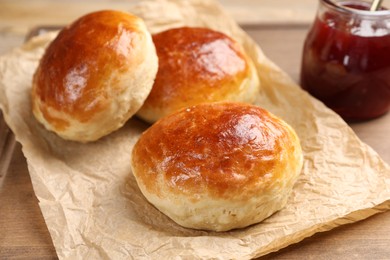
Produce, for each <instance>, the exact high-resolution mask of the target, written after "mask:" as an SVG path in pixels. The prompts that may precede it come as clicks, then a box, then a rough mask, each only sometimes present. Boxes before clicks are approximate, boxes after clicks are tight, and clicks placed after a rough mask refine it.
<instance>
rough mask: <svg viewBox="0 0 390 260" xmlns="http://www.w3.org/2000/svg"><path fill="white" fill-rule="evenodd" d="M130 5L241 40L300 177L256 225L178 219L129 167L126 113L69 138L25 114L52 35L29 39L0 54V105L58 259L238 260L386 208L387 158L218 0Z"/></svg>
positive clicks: (136, 125)
mask: <svg viewBox="0 0 390 260" xmlns="http://www.w3.org/2000/svg"><path fill="white" fill-rule="evenodd" d="M130 11H132V12H133V13H135V14H138V15H140V16H141V17H143V18H144V19H145V21H146V22H147V25H148V26H149V28H150V30H151V32H158V31H161V30H164V29H167V28H170V27H178V26H183V25H188V26H206V27H210V28H213V29H216V30H219V31H223V32H225V33H227V34H228V35H230V36H232V37H233V38H235V39H237V40H238V41H240V42H241V43H242V44H243V46H244V47H245V49H246V51H247V52H248V53H249V55H250V56H251V57H252V58H253V59H254V61H255V62H256V65H257V69H258V72H259V75H260V80H261V83H262V90H261V93H259V96H258V99H257V104H258V105H259V106H262V107H265V108H266V109H269V110H270V111H271V112H273V113H275V114H276V115H278V116H280V117H282V118H283V119H285V120H286V121H287V122H288V123H290V124H291V125H292V126H293V127H294V128H295V130H296V131H297V133H298V135H299V136H300V138H301V141H302V147H303V150H304V167H303V170H302V175H301V177H300V178H299V181H298V183H297V184H296V185H295V187H294V191H293V193H292V195H291V197H290V200H289V203H288V205H287V207H286V208H285V209H283V210H281V211H280V212H278V213H276V214H274V215H273V216H271V217H270V218H268V219H266V220H265V221H263V222H262V223H260V224H257V225H253V226H251V227H248V228H245V229H239V230H234V231H230V232H222V233H217V232H205V231H195V230H191V229H185V228H182V227H180V226H178V225H177V224H175V223H174V222H173V221H171V220H170V219H168V218H167V217H165V216H164V215H163V214H162V213H160V212H159V211H158V210H156V209H155V208H154V207H153V206H151V205H150V204H148V203H147V201H146V200H145V199H144V197H143V196H142V194H141V193H140V191H139V189H138V187H137V185H136V182H135V180H134V177H133V176H132V173H131V170H130V152H131V149H132V146H133V144H134V143H135V142H136V140H137V138H138V136H139V135H140V133H141V132H142V131H144V130H145V129H146V128H147V127H148V125H147V124H145V123H143V122H141V121H140V120H138V119H136V118H133V119H131V120H129V122H128V123H127V124H126V125H125V126H124V127H123V128H121V129H120V130H119V131H116V132H115V133H112V134H110V135H109V136H107V137H105V138H103V139H101V140H99V141H97V142H94V143H90V144H79V143H75V142H69V141H64V140H62V139H61V138H59V137H57V136H56V135H54V134H52V133H49V132H47V131H46V130H44V129H43V128H42V127H41V126H40V125H39V124H38V123H37V122H36V121H35V119H34V118H33V116H32V113H31V110H30V103H31V102H30V88H31V78H32V74H33V72H34V70H35V68H36V66H37V63H38V60H39V58H40V57H41V55H42V54H43V51H44V47H45V46H46V45H47V44H48V42H49V41H50V40H52V39H53V37H54V36H55V34H47V35H44V36H40V37H37V38H34V39H33V40H31V41H30V42H28V43H27V44H25V45H24V46H21V47H20V48H17V49H15V50H13V51H11V52H10V53H8V54H6V55H4V56H3V57H1V58H0V105H1V109H2V111H3V113H4V116H5V120H6V122H7V123H8V125H9V126H10V127H11V129H12V130H13V132H14V133H15V135H16V139H17V140H18V141H19V142H20V143H21V144H22V146H23V153H24V155H25V157H26V158H27V162H28V168H29V172H30V175H31V180H32V183H33V187H34V190H35V194H36V196H37V197H38V199H39V206H40V208H41V210H42V213H43V216H44V218H45V221H46V224H47V226H48V229H49V231H50V234H51V237H52V239H53V242H54V246H55V248H56V251H57V254H58V256H59V258H62V259H108V258H110V259H123V258H134V259H140V258H159V259H168V258H190V259H194V258H195V259H197V258H198V259H206V258H214V259H248V258H253V257H257V256H261V255H264V254H267V253H269V252H271V251H276V250H278V249H280V248H282V247H285V246H287V245H289V244H292V243H296V242H298V241H300V240H302V239H303V238H305V237H308V236H310V235H312V234H314V233H315V232H320V231H325V230H329V229H331V228H334V227H336V226H339V225H342V224H345V223H350V222H354V221H358V220H361V219H364V218H366V217H368V216H370V215H373V214H375V213H378V212H381V211H384V210H387V209H389V207H390V202H389V199H390V167H389V166H388V165H386V164H385V163H384V162H383V161H382V160H381V158H380V157H379V156H378V155H377V153H376V152H374V151H373V150H372V149H371V148H370V147H368V146H367V145H365V144H364V143H362V142H361V141H360V140H359V139H358V138H357V137H356V135H355V134H354V133H353V131H352V130H351V129H350V128H349V127H348V125H347V124H346V123H344V122H343V120H342V119H340V118H339V117H338V116H337V115H336V114H334V113H333V112H332V111H330V110H329V109H327V108H326V107H325V106H324V105H323V104H322V103H320V102H318V101H316V100H315V99H313V98H311V97H310V96H309V95H308V94H306V93H305V92H303V91H302V90H301V89H300V88H299V87H298V86H297V85H296V84H295V83H294V82H293V81H292V80H291V79H290V78H289V77H288V76H287V75H286V73H284V72H283V71H282V70H281V69H279V68H278V67H277V66H276V65H274V64H273V63H272V62H271V61H270V60H269V59H267V57H266V56H264V54H263V53H262V51H261V50H260V49H259V47H258V46H256V44H255V43H254V42H253V41H252V40H251V39H250V38H249V37H248V36H247V35H246V34H245V33H244V32H243V31H242V30H241V29H240V28H239V27H238V26H237V25H236V23H235V22H234V21H233V19H232V18H230V17H229V16H228V15H227V14H226V13H225V12H224V11H223V10H222V9H221V7H220V6H219V5H218V4H217V3H216V2H213V1H205V0H191V1H180V0H176V1H175V0H160V1H151V2H143V3H142V4H141V5H140V6H137V7H135V8H134V9H133V10H130Z"/></svg>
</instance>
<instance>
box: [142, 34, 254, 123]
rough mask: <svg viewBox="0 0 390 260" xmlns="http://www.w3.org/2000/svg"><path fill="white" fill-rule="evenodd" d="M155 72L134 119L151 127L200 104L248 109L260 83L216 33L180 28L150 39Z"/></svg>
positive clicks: (236, 49) (234, 45) (238, 51)
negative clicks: (240, 105)
mask: <svg viewBox="0 0 390 260" xmlns="http://www.w3.org/2000/svg"><path fill="white" fill-rule="evenodd" d="M153 42H154V44H155V46H156V50H157V55H158V57H159V70H158V73H157V76H156V81H155V83H154V86H153V89H152V91H151V93H150V95H149V96H148V98H147V100H146V102H145V104H144V105H143V106H142V108H141V110H140V111H139V112H138V115H139V116H140V117H141V118H143V119H144V120H146V121H149V122H155V121H157V120H158V119H159V118H161V117H164V116H166V115H168V114H170V113H172V112H174V111H177V110H179V109H181V108H184V107H188V106H192V105H196V104H199V103H203V102H215V101H227V100H229V101H239V102H247V103H251V102H253V101H254V97H255V96H256V93H257V92H258V91H259V86H260V85H259V79H258V76H257V72H256V69H255V67H254V65H253V62H252V61H251V59H250V58H249V57H248V56H247V55H246V54H245V52H244V50H243V48H242V47H241V46H240V45H239V44H238V42H236V41H235V40H233V39H232V38H230V37H229V36H227V35H226V34H223V33H221V32H217V31H214V30H211V29H208V28H197V27H180V28H174V29H169V30H166V31H163V32H160V33H157V34H155V35H153Z"/></svg>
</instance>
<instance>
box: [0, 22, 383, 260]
mask: <svg viewBox="0 0 390 260" xmlns="http://www.w3.org/2000/svg"><path fill="white" fill-rule="evenodd" d="M244 29H245V30H246V31H247V32H248V33H249V34H250V35H251V36H252V37H253V38H254V39H255V40H256V41H257V42H258V43H259V44H260V46H261V47H262V49H263V51H264V52H265V53H266V55H267V56H268V57H270V58H271V59H272V60H273V61H274V62H275V63H276V64H278V65H279V66H280V67H281V68H283V69H284V70H285V71H286V72H287V73H288V74H289V75H290V76H291V77H292V78H293V79H294V80H296V81H297V80H298V77H299V68H300V59H301V53H302V50H301V49H302V46H303V41H304V38H305V35H306V32H307V29H308V27H307V25H304V24H302V25H297V24H295V25H292V26H289V25H266V26H247V27H245V28H244ZM351 127H352V128H353V129H354V130H355V132H356V133H357V135H358V136H359V137H360V138H361V139H362V140H363V141H365V142H366V143H368V144H369V145H371V146H372V147H373V148H374V149H375V150H376V151H377V152H378V153H379V154H380V155H381V156H382V158H383V159H384V160H385V161H386V162H387V163H390V138H389V133H390V114H387V115H385V116H383V117H381V118H378V119H375V120H371V121H367V122H361V123H354V124H351ZM1 131H3V132H4V131H7V130H5V128H4V124H1V123H0V136H3V135H2V134H1V133H2V132H1ZM4 140H6V139H4ZM7 140H9V139H7ZM9 142H11V144H12V137H11V140H9ZM11 148H12V146H11ZM5 150H6V151H11V150H13V153H12V154H11V155H12V157H9V158H11V161H10V165H9V168H8V170H7V171H5V172H0V259H8V258H28V259H55V258H57V257H56V253H55V250H54V247H53V244H52V241H51V238H50V234H49V232H48V230H47V227H46V225H45V222H44V219H43V217H42V214H41V212H40V210H39V206H38V201H37V199H36V197H35V195H34V192H33V188H32V185H31V180H30V177H29V174H28V170H27V164H26V160H25V158H24V156H23V154H22V152H21V147H20V145H19V144H16V146H15V149H10V148H8V149H5ZM5 154H8V155H9V152H8V153H7V152H5ZM3 155H4V154H3ZM6 161H7V160H5V162H6ZM2 163H3V162H2ZM2 166H4V163H3V165H2ZM0 169H1V167H0ZM389 245H390V212H386V213H382V214H378V215H376V216H373V217H371V218H369V219H367V220H364V221H360V222H358V223H354V224H350V225H345V226H342V227H340V228H337V229H334V230H331V231H328V232H325V233H320V234H316V235H314V236H312V237H310V238H307V239H305V240H304V241H302V242H300V243H298V244H295V245H292V246H289V247H287V248H285V249H282V250H280V251H279V252H276V253H272V254H270V255H268V256H265V257H262V258H261V259H351V258H353V259H371V258H372V259H389V257H390V247H389Z"/></svg>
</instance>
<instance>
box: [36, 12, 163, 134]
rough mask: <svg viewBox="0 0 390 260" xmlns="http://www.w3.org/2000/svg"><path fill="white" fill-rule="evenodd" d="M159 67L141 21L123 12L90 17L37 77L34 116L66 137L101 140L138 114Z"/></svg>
mask: <svg viewBox="0 0 390 260" xmlns="http://www.w3.org/2000/svg"><path fill="white" fill-rule="evenodd" d="M157 68H158V58H157V54H156V50H155V47H154V44H153V40H152V37H151V35H150V33H149V32H148V30H147V28H146V26H145V24H144V22H143V20H142V19H141V18H138V17H136V16H134V15H132V14H129V13H124V12H119V11H99V12H94V13H90V14H87V15H85V16H83V17H81V18H79V19H78V20H77V21H75V22H74V23H73V24H71V25H70V26H68V27H66V28H64V29H63V30H62V31H61V32H60V33H59V34H58V36H57V37H56V38H55V39H54V40H53V42H51V44H50V45H49V46H48V48H47V49H46V52H45V53H44V55H43V57H42V59H41V61H40V64H39V66H38V68H37V70H36V72H35V75H34V78H33V86H32V109H33V113H34V115H35V117H36V119H37V120H38V121H39V122H41V123H42V124H43V125H44V126H45V127H46V128H47V129H48V130H51V131H54V132H55V133H57V134H58V135H59V136H61V137H63V138H64V139H69V140H75V141H80V142H88V141H94V140H97V139H98V138H100V137H102V136H104V135H107V134H109V133H110V132H112V131H114V130H116V129H118V128H120V127H121V126H122V125H123V124H124V123H125V122H126V121H127V120H128V119H129V118H130V117H131V116H132V115H134V114H135V113H136V111H137V110H138V109H139V108H140V107H141V105H142V103H143V102H144V101H145V99H146V97H147V95H148V94H149V93H150V90H151V88H152V86H153V81H154V79H155V76H156V74H157Z"/></svg>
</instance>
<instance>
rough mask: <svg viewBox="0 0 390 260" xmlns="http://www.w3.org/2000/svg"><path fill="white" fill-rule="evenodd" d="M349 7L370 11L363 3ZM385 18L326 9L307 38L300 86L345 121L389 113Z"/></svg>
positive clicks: (389, 40)
mask: <svg viewBox="0 0 390 260" xmlns="http://www.w3.org/2000/svg"><path fill="white" fill-rule="evenodd" d="M344 6H346V7H349V8H353V9H358V10H368V5H363V4H359V2H354V4H348V2H346V3H345V4H344ZM386 17H387V18H386ZM386 17H384V18H383V19H382V18H376V20H372V19H371V20H369V19H368V18H365V17H359V16H356V15H355V16H353V15H350V17H349V16H347V14H343V13H337V12H336V11H325V12H324V13H323V14H322V13H320V14H319V15H318V16H317V18H316V20H315V22H314V24H313V26H312V28H311V30H310V32H309V34H308V36H307V38H306V42H305V45H304V51H303V53H304V55H303V60H302V69H301V85H302V87H303V88H304V89H306V90H308V91H309V92H310V93H311V94H312V95H313V96H315V97H317V98H318V99H320V100H322V101H323V102H324V103H325V104H326V105H327V106H328V107H330V108H332V109H333V110H334V111H335V112H337V113H338V114H340V115H341V116H342V117H343V118H345V119H370V118H374V117H377V116H380V115H382V114H384V113H385V112H387V111H388V110H389V109H390V28H389V24H388V23H389V19H390V14H389V15H388V16H386ZM386 19H387V20H386Z"/></svg>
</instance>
